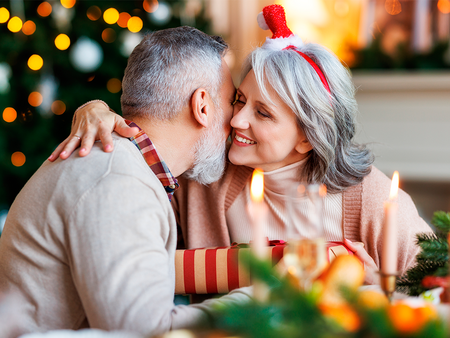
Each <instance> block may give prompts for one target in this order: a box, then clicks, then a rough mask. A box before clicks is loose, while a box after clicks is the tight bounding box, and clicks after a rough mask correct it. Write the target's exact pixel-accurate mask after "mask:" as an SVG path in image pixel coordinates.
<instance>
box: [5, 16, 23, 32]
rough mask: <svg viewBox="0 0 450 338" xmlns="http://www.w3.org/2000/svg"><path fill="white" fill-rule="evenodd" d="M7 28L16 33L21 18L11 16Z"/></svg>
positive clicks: (20, 25)
mask: <svg viewBox="0 0 450 338" xmlns="http://www.w3.org/2000/svg"><path fill="white" fill-rule="evenodd" d="M8 29H9V30H10V31H11V32H13V33H17V32H18V31H20V30H21V29H22V20H21V19H20V18H19V17H18V16H13V17H12V18H11V19H10V20H9V21H8Z"/></svg>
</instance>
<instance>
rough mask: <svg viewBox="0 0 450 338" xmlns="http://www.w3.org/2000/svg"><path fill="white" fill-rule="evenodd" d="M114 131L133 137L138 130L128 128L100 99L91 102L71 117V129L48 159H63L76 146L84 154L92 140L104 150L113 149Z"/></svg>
mask: <svg viewBox="0 0 450 338" xmlns="http://www.w3.org/2000/svg"><path fill="white" fill-rule="evenodd" d="M113 131H115V132H116V133H118V134H119V135H121V136H123V137H133V136H135V135H136V134H137V133H138V132H139V130H138V129H137V128H130V127H129V126H128V125H127V124H126V123H125V121H124V119H123V118H122V117H121V116H120V115H117V114H115V113H113V112H111V111H110V110H109V109H108V107H107V106H106V105H105V104H103V103H102V102H101V101H98V102H91V103H89V104H88V105H86V106H84V107H82V108H81V109H79V110H78V111H77V112H76V113H75V114H74V117H73V121H72V129H71V132H70V135H69V137H68V138H66V139H65V140H64V141H63V142H62V143H61V144H60V145H59V146H58V147H57V148H56V149H55V150H54V151H53V153H52V154H51V155H50V157H49V158H48V159H49V161H52V162H53V161H54V160H56V159H57V158H58V156H59V157H60V158H61V159H63V160H65V159H66V158H68V157H69V156H70V155H71V154H72V153H73V152H74V150H75V149H76V148H78V147H80V144H81V149H80V151H79V152H78V154H79V155H80V156H86V155H88V154H89V152H90V151H91V149H92V146H93V145H94V142H95V141H96V140H100V141H101V142H102V144H103V149H104V151H105V152H111V151H112V150H113V147H114V146H113V140H112V136H111V133H112V132H113Z"/></svg>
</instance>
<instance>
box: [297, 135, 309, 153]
mask: <svg viewBox="0 0 450 338" xmlns="http://www.w3.org/2000/svg"><path fill="white" fill-rule="evenodd" d="M312 149H313V146H312V145H311V143H309V141H308V139H307V138H306V137H304V138H303V139H302V140H300V141H299V143H297V145H296V146H295V150H296V151H297V152H298V153H300V154H306V153H308V152H310V151H311V150H312Z"/></svg>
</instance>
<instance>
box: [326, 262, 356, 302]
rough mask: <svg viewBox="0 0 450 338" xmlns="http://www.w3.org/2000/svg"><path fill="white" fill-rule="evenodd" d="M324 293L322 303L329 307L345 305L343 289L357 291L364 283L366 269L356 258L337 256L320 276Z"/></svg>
mask: <svg viewBox="0 0 450 338" xmlns="http://www.w3.org/2000/svg"><path fill="white" fill-rule="evenodd" d="M320 281H321V282H322V283H323V293H322V295H321V297H320V302H321V303H324V304H327V305H332V304H335V305H338V304H343V303H345V300H344V299H343V298H342V295H341V293H342V292H341V290H342V288H347V289H349V290H353V291H356V290H357V288H358V287H360V286H361V285H362V284H363V282H364V267H363V264H362V263H361V261H360V260H359V259H358V258H356V257H355V256H350V255H342V256H337V257H336V258H335V259H334V260H333V261H332V262H331V263H330V265H329V267H328V269H327V270H326V271H325V272H324V273H323V274H322V275H321V276H320Z"/></svg>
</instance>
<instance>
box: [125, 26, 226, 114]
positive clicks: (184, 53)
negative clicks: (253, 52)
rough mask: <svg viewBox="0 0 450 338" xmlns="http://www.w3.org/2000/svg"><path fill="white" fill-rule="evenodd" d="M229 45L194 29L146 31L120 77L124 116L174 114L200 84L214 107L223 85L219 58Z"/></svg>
mask: <svg viewBox="0 0 450 338" xmlns="http://www.w3.org/2000/svg"><path fill="white" fill-rule="evenodd" d="M227 49H228V46H227V44H226V43H225V42H224V41H223V39H221V38H220V37H214V36H209V35H207V34H205V33H203V32H201V31H199V30H198V29H195V28H193V27H187V26H185V27H177V28H170V29H165V30H160V31H156V32H153V33H150V34H148V35H146V36H145V37H144V39H143V40H142V41H141V42H140V43H139V45H137V46H136V47H135V49H134V50H133V52H132V53H131V55H130V57H129V59H128V65H127V68H126V69H125V75H124V77H123V81H122V97H121V103H122V113H123V116H124V117H127V118H132V117H138V116H141V117H156V118H158V119H171V118H174V117H175V116H177V115H178V114H179V113H180V112H181V111H182V109H183V108H184V107H186V106H187V105H188V103H189V100H190V99H191V96H192V94H193V93H194V91H195V90H197V89H198V88H205V89H206V90H207V91H208V93H209V94H210V95H211V98H212V100H213V103H214V104H215V105H217V104H218V102H219V96H220V87H221V84H222V80H223V79H222V72H221V67H222V57H223V56H224V54H225V53H226V51H227Z"/></svg>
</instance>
